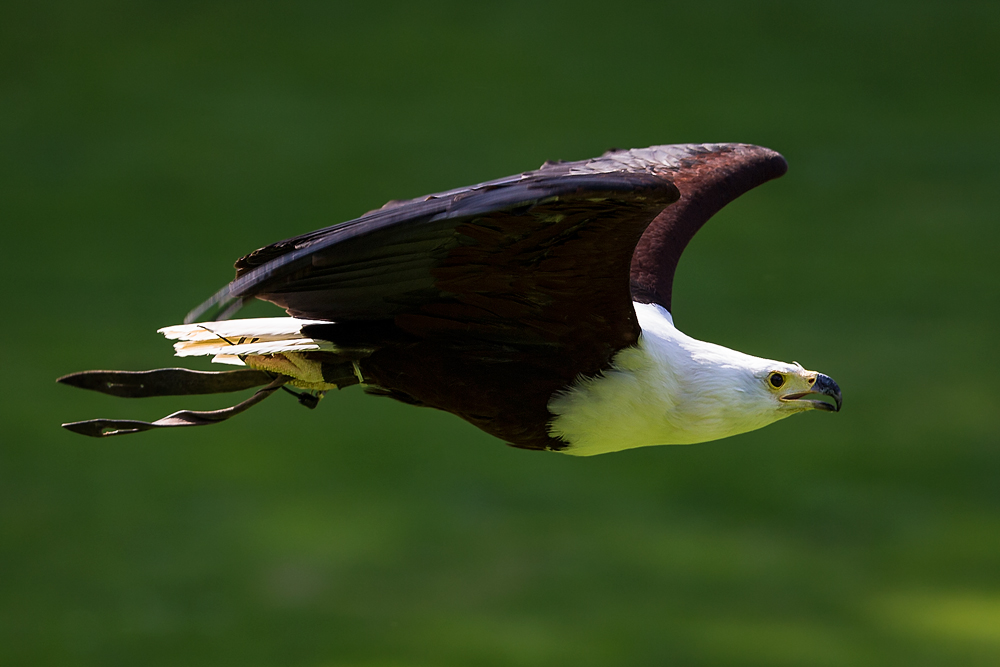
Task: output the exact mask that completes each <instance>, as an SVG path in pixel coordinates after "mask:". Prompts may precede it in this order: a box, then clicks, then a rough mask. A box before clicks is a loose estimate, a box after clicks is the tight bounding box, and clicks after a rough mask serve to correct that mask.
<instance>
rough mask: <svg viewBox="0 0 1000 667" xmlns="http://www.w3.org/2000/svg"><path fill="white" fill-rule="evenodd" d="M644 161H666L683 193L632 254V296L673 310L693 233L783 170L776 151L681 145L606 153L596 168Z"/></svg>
mask: <svg viewBox="0 0 1000 667" xmlns="http://www.w3.org/2000/svg"><path fill="white" fill-rule="evenodd" d="M635 159H644V160H648V161H655V162H657V163H659V164H660V165H662V167H661V169H662V173H664V175H665V176H666V177H668V178H670V179H671V180H672V181H673V182H674V185H676V186H677V188H678V189H679V190H680V192H681V198H680V201H678V202H677V203H676V204H674V205H673V206H671V207H669V208H667V209H665V210H664V211H663V212H662V213H660V215H658V216H657V217H656V219H655V220H653V222H652V223H651V224H650V225H649V227H647V228H646V231H645V232H644V233H643V235H642V239H641V240H640V241H639V244H638V245H637V246H636V248H635V252H634V253H633V255H632V271H631V273H632V298H633V299H635V300H636V301H639V302H641V303H657V304H660V305H661V306H663V307H664V308H666V309H667V310H670V309H671V303H670V300H671V290H672V287H673V282H674V272H675V271H676V269H677V262H678V260H679V259H680V256H681V253H682V252H684V248H685V247H687V244H688V242H689V241H690V240H691V239H692V237H694V235H695V233H696V232H697V231H698V230H699V229H701V226H702V225H703V224H705V222H706V221H707V220H708V219H709V218H711V217H712V216H713V215H715V214H716V213H717V212H718V211H719V210H720V209H722V207H723V206H725V205H726V204H728V203H729V202H731V201H733V200H734V199H736V198H737V197H739V196H740V195H742V194H743V193H745V192H747V191H748V190H751V189H753V188H755V187H757V186H758V185H760V184H762V183H765V182H767V181H769V180H771V179H772V178H777V177H779V176H781V175H783V174H784V173H785V171H787V169H788V164H787V163H786V162H785V159H784V158H783V157H781V155H779V154H778V153H776V152H774V151H772V150H770V149H767V148H761V147H760V146H750V145H746V144H702V145H696V144H681V145H674V146H658V147H654V148H647V149H640V150H633V151H621V152H612V153H607V154H605V155H604V156H602V157H601V158H598V159H597V160H593V161H592V162H593V163H598V164H597V165H596V167H597V168H614V167H615V165H616V164H620V163H626V164H627V163H628V162H629V161H631V160H635Z"/></svg>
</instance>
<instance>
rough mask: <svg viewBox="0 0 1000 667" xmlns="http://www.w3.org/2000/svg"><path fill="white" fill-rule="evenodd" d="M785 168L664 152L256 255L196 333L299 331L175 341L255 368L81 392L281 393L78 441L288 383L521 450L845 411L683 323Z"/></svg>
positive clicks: (598, 444)
mask: <svg viewBox="0 0 1000 667" xmlns="http://www.w3.org/2000/svg"><path fill="white" fill-rule="evenodd" d="M784 170H785V162H784V160H783V159H782V158H781V156H780V155H778V154H777V153H774V152H773V151H769V150H767V149H763V148H758V147H755V146H745V145H741V144H720V145H679V146H659V147H653V148H649V149H638V150H632V151H617V152H611V153H608V154H606V155H604V156H601V157H600V158H595V159H593V160H589V161H583V162H576V163H546V164H545V165H543V167H542V168H541V169H539V170H536V171H534V172H526V173H524V174H520V175H517V176H512V177H510V178H506V179H499V180H497V181H491V182H489V183H484V184H481V185H478V186H472V187H470V188H465V189H461V190H454V191H450V192H445V193H441V194H438V195H431V196H428V197H425V198H420V199H415V200H411V201H408V202H390V203H389V204H387V205H386V206H384V207H383V208H382V209H378V210H376V211H372V212H370V213H368V214H366V215H364V216H362V217H361V218H358V219H357V220H354V221H350V222H347V223H343V224H340V225H336V226H334V227H329V228H327V229H324V230H319V231H317V232H312V233H310V234H306V235H303V236H300V237H296V238H293V239H289V240H287V241H282V242H279V243H276V244H274V245H271V246H267V247H266V248H262V249H260V250H258V251H256V252H254V253H251V254H250V255H248V256H246V257H244V258H242V259H241V260H239V261H238V262H237V264H236V266H237V277H236V280H234V281H233V282H232V283H230V285H229V286H227V287H226V288H225V289H224V290H222V291H221V292H219V293H218V294H217V295H216V296H215V297H213V298H212V299H211V300H210V301H209V302H207V303H206V304H205V305H203V306H202V307H200V308H199V309H197V310H196V311H195V312H194V313H192V316H189V319H193V318H195V317H198V316H200V315H203V314H204V313H205V312H207V311H208V310H209V309H212V308H219V309H220V312H221V314H220V315H219V317H220V318H222V319H225V317H227V316H228V315H229V314H230V313H231V312H234V310H235V309H236V308H238V307H239V305H241V304H242V303H243V302H245V301H246V300H248V299H251V298H261V299H264V300H267V301H271V302H273V303H276V304H278V305H280V306H282V307H284V308H285V309H286V310H287V311H288V313H289V315H290V316H291V317H288V318H264V319H253V320H228V321H221V322H207V323H202V324H185V325H177V326H173V327H167V328H166V329H163V330H161V331H162V332H163V333H164V334H165V335H167V337H168V338H172V339H175V340H177V341H179V342H178V343H176V344H175V348H176V350H177V353H178V355H179V356H190V355H204V354H209V355H214V356H215V358H216V360H217V361H220V362H223V363H231V364H237V365H246V366H248V367H249V368H250V369H254V370H246V371H237V372H234V373H230V374H225V375H219V374H215V375H214V376H213V377H211V378H209V377H208V374H194V373H193V372H185V371H182V370H178V369H175V370H171V371H167V370H164V371H152V372H149V373H147V374H145V375H143V376H141V378H140V377H139V376H135V375H129V374H125V373H123V372H116V371H111V372H104V371H95V372H90V373H83V374H75V375H72V376H67V377H66V378H63V381H65V382H67V383H69V384H75V385H77V386H83V387H87V388H91V389H98V390H101V391H106V392H107V393H117V394H118V395H127V396H141V395H154V394H167V393H207V392H209V391H220V390H221V391H225V390H228V389H230V387H229V386H228V384H231V385H232V387H231V388H232V389H235V388H243V387H245V386H252V385H248V383H251V382H256V384H258V385H259V384H268V383H269V384H268V387H266V388H265V390H261V391H260V392H258V394H257V395H256V397H255V398H253V399H251V400H250V401H247V402H244V404H240V406H236V407H235V408H232V409H230V410H229V411H220V412H218V413H189V412H184V413H176V414H175V415H171V416H170V417H167V418H165V419H163V420H160V421H159V422H154V423H152V424H148V423H145V422H127V421H113V420H91V421H88V422H77V423H74V424H69V425H67V426H68V427H69V428H71V429H72V430H76V431H78V432H82V433H85V434H87V435H110V434H114V433H123V432H133V431H136V430H147V429H148V428H156V427H164V426H184V425H198V424H203V423H214V422H215V421H220V420H221V419H225V418H228V417H229V416H231V414H230V413H233V414H235V412H238V411H240V410H242V409H245V407H248V405H249V404H250V403H252V402H256V401H258V400H260V398H262V397H263V396H266V395H267V394H268V393H270V392H272V391H274V390H275V389H277V387H278V386H280V385H281V384H286V383H287V384H289V385H292V386H297V387H299V388H300V389H304V390H307V391H311V392H317V393H321V392H324V391H326V390H329V389H333V388H341V387H345V386H349V385H353V384H362V385H364V386H365V387H366V389H367V390H368V391H369V392H371V393H376V394H380V395H386V396H390V397H393V398H396V399H398V400H402V401H404V402H407V403H411V404H415V405H424V406H429V407H435V408H439V409H442V410H446V411H448V412H451V413H453V414H456V415H458V416H459V417H462V418H463V419H465V420H467V421H469V422H471V423H473V424H475V425H476V426H478V427H479V428H481V429H483V430H484V431H486V432H488V433H490V434H492V435H494V436H496V437H498V438H501V439H502V440H504V441H506V442H508V443H510V444H513V445H516V446H519V447H524V448H529V449H549V450H556V451H564V452H566V453H570V454H578V455H591V454H599V453H604V452H609V451H617V450H621V449H627V448H632V447H641V446H646V445H655V444H689V443H694V442H703V441H706V440H713V439H717V438H721V437H726V436H729V435H734V434H736V433H742V432H745V431H749V430H752V429H755V428H760V427H761V426H765V425H766V424H768V423H771V422H773V421H775V420H777V419H781V418H782V417H785V416H788V415H789V414H792V413H794V412H797V411H801V410H804V409H810V408H817V407H818V408H821V409H831V410H832V409H834V406H832V405H831V404H830V403H829V402H826V401H825V400H816V399H819V398H822V397H823V396H826V397H828V398H830V399H831V400H833V401H835V402H836V408H838V409H839V405H840V393H839V389H837V388H836V384H835V383H833V381H832V380H830V379H829V378H828V377H826V376H824V375H820V374H817V373H811V372H808V371H805V370H804V369H802V368H801V367H800V366H798V365H797V364H795V365H793V364H786V363H782V362H777V361H771V360H765V359H758V358H756V357H751V356H749V355H744V354H742V353H739V352H735V351H733V350H729V349H726V348H723V347H720V346H717V345H712V344H710V343H704V342H701V341H697V340H694V339H692V338H690V337H688V336H685V335H684V334H682V333H680V332H679V331H678V330H677V329H676V328H675V327H674V326H673V320H672V317H671V315H670V312H669V310H670V294H671V288H672V283H673V275H674V270H675V268H676V265H677V261H678V259H679V257H680V254H681V252H682V251H683V249H684V247H685V246H686V245H687V242H688V241H689V240H690V239H691V237H692V236H693V235H694V233H695V232H696V231H697V230H698V228H700V226H701V225H702V224H703V223H704V222H705V221H706V220H707V219H708V218H709V217H710V216H711V215H712V214H714V213H715V212H716V211H717V210H718V209H720V208H722V206H724V205H725V204H726V203H727V202H728V201H730V200H731V199H733V198H735V197H737V196H739V195H740V194H742V193H743V192H745V191H746V190H749V189H750V188H752V187H754V186H755V185H757V184H759V183H762V182H764V181H766V180H769V179H770V178H774V177H775V176H780V175H781V174H782V173H784ZM678 200H679V201H678ZM150 373H160V375H150ZM255 373H256V375H254V374H255ZM130 378H132V379H130ZM140 379H141V381H140ZM237 385H238V386H237ZM121 387H128V389H122V388H121ZM262 392H266V393H262ZM320 395H321V394H320Z"/></svg>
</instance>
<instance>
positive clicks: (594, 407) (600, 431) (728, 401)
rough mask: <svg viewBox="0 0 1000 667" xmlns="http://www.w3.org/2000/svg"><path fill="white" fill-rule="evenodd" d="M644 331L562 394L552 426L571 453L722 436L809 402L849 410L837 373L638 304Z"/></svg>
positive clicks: (764, 423) (812, 405)
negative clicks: (703, 335)
mask: <svg viewBox="0 0 1000 667" xmlns="http://www.w3.org/2000/svg"><path fill="white" fill-rule="evenodd" d="M635 311H636V315H637V316H638V319H639V325H640V326H641V327H642V336H641V337H640V339H639V343H638V344H637V345H636V346H634V347H629V348H626V349H624V350H622V351H621V352H619V353H618V354H617V355H616V356H615V358H614V360H613V362H612V368H611V369H610V370H608V371H606V372H604V373H602V374H601V375H600V376H597V377H593V378H583V379H581V380H580V381H578V382H577V383H576V384H575V385H573V386H572V387H571V388H569V389H568V390H567V391H564V392H560V393H559V394H557V395H555V396H554V397H553V399H552V400H551V401H550V403H549V410H550V411H551V412H552V413H553V414H554V415H555V418H554V419H553V420H552V422H551V427H550V428H551V432H552V434H553V435H554V436H556V437H559V438H561V439H563V440H564V441H566V442H567V443H569V447H568V448H567V449H565V450H563V451H564V452H565V453H567V454H574V455H577V456H591V455H594V454H603V453H606V452H614V451H619V450H622V449H631V448H634V447H646V446H649V445H689V444H694V443H696V442H706V441H708V440H717V439H719V438H725V437H728V436H730V435H736V434H738V433H746V432H747V431H752V430H754V429H758V428H761V427H762V426H767V425H768V424H770V423H772V422H775V421H778V420H779V419H784V418H785V417H788V416H789V415H793V414H795V413H796V412H803V411H806V410H814V409H819V410H828V411H837V410H839V409H840V405H841V396H840V388H839V387H838V386H837V383H836V382H834V381H833V380H832V379H831V378H830V377H828V376H826V375H823V374H822V373H816V372H814V371H807V370H806V369H804V368H802V366H800V365H799V364H797V363H791V364H789V363H785V362H782V361H774V360H772V359H761V358H759V357H753V356H750V355H748V354H743V353H742V352H737V351H735V350H730V349H728V348H725V347H722V346H721V345H714V344H712V343H706V342H703V341H700V340H696V339H694V338H691V337H690V336H687V335H685V334H683V333H681V332H680V331H678V330H677V329H676V328H675V327H674V324H673V319H672V318H671V316H670V313H669V312H667V311H666V310H665V309H664V308H662V307H661V306H658V305H655V304H642V303H636V304H635Z"/></svg>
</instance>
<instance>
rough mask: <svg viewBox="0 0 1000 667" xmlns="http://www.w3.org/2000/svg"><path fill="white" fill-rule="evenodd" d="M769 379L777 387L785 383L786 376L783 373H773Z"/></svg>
mask: <svg viewBox="0 0 1000 667" xmlns="http://www.w3.org/2000/svg"><path fill="white" fill-rule="evenodd" d="M767 381H768V382H770V383H771V386H772V387H774V388H775V389H777V388H778V387H780V386H781V385H783V384H785V376H784V375H782V374H781V373H771V375H770V377H768V378H767Z"/></svg>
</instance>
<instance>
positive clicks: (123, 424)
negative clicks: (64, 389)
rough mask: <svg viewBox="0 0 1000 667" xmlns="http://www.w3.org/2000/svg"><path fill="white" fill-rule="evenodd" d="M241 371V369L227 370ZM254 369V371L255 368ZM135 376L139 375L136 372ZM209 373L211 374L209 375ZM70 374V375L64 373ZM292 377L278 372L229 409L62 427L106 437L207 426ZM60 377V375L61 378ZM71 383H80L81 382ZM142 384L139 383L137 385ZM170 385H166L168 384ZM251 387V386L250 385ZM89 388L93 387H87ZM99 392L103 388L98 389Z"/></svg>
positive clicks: (190, 392) (74, 423) (276, 388)
mask: <svg viewBox="0 0 1000 667" xmlns="http://www.w3.org/2000/svg"><path fill="white" fill-rule="evenodd" d="M176 370H183V369H176V368H167V369H160V371H176ZM91 372H92V373H98V374H100V373H104V374H118V373H122V374H125V373H126V371H91ZM148 372H149V373H157V372H159V371H148ZM187 372H188V373H197V371H187ZM229 372H235V373H240V372H243V371H229ZM254 372H256V371H254ZM225 373H226V371H223V372H221V373H218V375H223V374H225ZM76 375H86V373H77V374H76ZM136 375H138V374H136ZM210 375H211V374H210ZM67 377H70V376H67ZM290 379H291V378H289V377H287V376H284V375H281V376H278V377H277V378H275V379H274V380H272V381H271V382H270V383H269V384H268V385H267V386H266V387H262V388H261V389H258V390H257V391H256V392H255V393H254V395H253V396H251V397H250V398H248V399H247V400H245V401H243V402H242V403H237V404H236V405H234V406H232V407H230V408H223V409H222V410H210V411H204V412H196V411H194V410H181V411H179V412H175V413H173V414H171V415H167V416H166V417H164V418H163V419H157V420H156V421H155V422H142V421H133V420H130V419H88V420H87V421H82V422H70V423H68V424H63V425H62V426H63V428H65V429H68V430H70V431H73V432H74V433H79V434H81V435H88V436H90V437H93V438H106V437H108V436H112V435H126V434H128V433H139V432H141V431H150V430H152V429H157V428H173V427H176V426H208V425H209V424H218V423H219V422H223V421H226V420H227V419H229V418H230V417H234V416H236V415H238V414H239V413H241V412H243V411H244V410H246V409H247V408H250V407H252V406H254V405H256V404H257V403H260V402H261V401H263V400H264V399H265V398H267V397H268V396H270V395H271V394H273V393H274V392H275V391H277V390H278V389H280V388H281V386H282V385H283V384H285V383H286V382H288V381H289V380H290ZM62 380H63V378H60V381H62ZM66 384H73V383H72V382H67V383H66ZM74 386H81V385H80V384H77V385H74ZM140 386H141V385H140ZM168 386H169V385H168ZM251 386H253V385H251ZM87 388H88V389H91V388H94V387H87ZM98 391H102V390H101V389H98ZM115 391H120V390H118V389H114V390H112V391H106V392H105V393H109V394H111V393H114V392H115ZM218 391H234V390H233V389H222V390H218ZM185 393H189V394H193V393H207V392H199V391H188V392H185ZM115 395H116V396H130V397H135V396H162V395H165V394H153V393H149V394H137V393H127V394H115Z"/></svg>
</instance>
